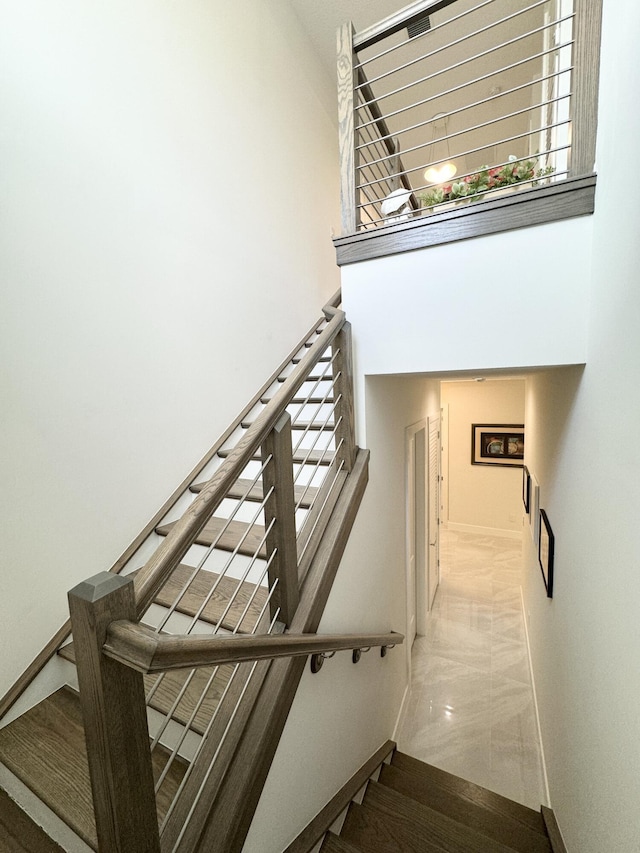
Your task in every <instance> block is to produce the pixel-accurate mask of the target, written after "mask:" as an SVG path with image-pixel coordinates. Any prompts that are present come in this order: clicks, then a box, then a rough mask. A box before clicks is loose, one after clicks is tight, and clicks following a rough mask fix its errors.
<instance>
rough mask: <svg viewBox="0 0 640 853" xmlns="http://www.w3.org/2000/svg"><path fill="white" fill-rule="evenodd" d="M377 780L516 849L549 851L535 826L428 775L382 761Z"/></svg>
mask: <svg viewBox="0 0 640 853" xmlns="http://www.w3.org/2000/svg"><path fill="white" fill-rule="evenodd" d="M378 782H379V783H380V784H382V785H385V786H387V787H389V788H392V789H393V790H394V791H397V792H398V793H399V794H402V795H403V796H405V797H410V798H411V799H413V800H416V802H419V803H422V804H423V805H425V806H428V807H429V808H431V809H434V810H435V811H437V812H440V813H441V814H444V815H446V816H447V817H448V818H451V819H452V820H456V821H458V822H459V823H462V824H464V825H466V826H468V827H470V828H471V829H474V830H475V831H476V832H479V833H481V834H483V835H486V836H488V837H489V838H491V839H493V840H494V841H498V842H500V843H501V844H504V845H506V846H507V847H509V848H513V849H514V850H517V851H519V853H551V846H550V844H549V842H548V841H547V839H546V838H543V837H542V836H541V835H540V834H539V833H538V832H536V831H535V830H533V829H530V828H529V827H527V826H525V825H523V824H522V823H520V822H519V821H516V820H513V819H512V818H509V817H505V816H504V815H502V814H497V813H496V812H495V811H491V810H488V809H485V808H484V807H482V806H479V805H477V804H476V803H473V802H471V801H470V800H468V799H464V798H463V797H460V796H457V795H455V794H452V793H451V791H450V790H447V789H446V788H443V787H441V786H440V785H438V784H437V783H435V782H433V780H431V779H426V778H424V779H423V778H421V777H419V776H417V774H412V773H405V772H403V771H402V770H400V769H399V768H397V767H394V766H393V765H388V764H383V765H382V770H381V773H380V777H379V779H378Z"/></svg>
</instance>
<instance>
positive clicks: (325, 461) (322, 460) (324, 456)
mask: <svg viewBox="0 0 640 853" xmlns="http://www.w3.org/2000/svg"><path fill="white" fill-rule="evenodd" d="M230 453H231V451H230V450H219V451H218V456H219V457H220V458H221V459H226V457H227V456H228V455H229V454H230ZM333 457H334V452H333V450H327V451H324V450H304V449H300V450H298V451H296V452H295V453H294V454H293V461H294V462H295V463H297V464H298V465H318V464H319V465H331V463H332V462H333ZM253 460H254V462H261V461H262V459H261V457H260V455H259V454H256V455H255V456H254V457H253Z"/></svg>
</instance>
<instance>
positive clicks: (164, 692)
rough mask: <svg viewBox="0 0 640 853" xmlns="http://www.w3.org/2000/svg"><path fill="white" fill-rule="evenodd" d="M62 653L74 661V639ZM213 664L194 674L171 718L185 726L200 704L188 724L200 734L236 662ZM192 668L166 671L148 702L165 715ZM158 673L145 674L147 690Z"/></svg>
mask: <svg viewBox="0 0 640 853" xmlns="http://www.w3.org/2000/svg"><path fill="white" fill-rule="evenodd" d="M58 654H59V655H60V657H63V658H64V659H65V660H68V661H70V662H71V663H73V664H75V662H76V650H75V646H74V644H73V643H69V644H68V645H66V646H63V647H62V648H61V649H60V651H59V652H58ZM214 670H216V667H213V666H205V667H201V668H198V669H197V670H196V672H195V674H194V675H193V677H191V679H190V681H189V684H188V685H187V688H186V690H185V692H184V694H183V695H182V697H181V698H180V701H179V702H178V705H177V706H176V707H175V708H174V710H173V713H172V714H171V718H172V719H173V720H175V721H176V722H178V723H181V724H182V725H183V726H186V725H187V724H188V723H189V720H190V719H191V714H192V712H193V709H194V708H195V706H196V705H197V704H199V708H198V712H197V713H196V715H195V716H194V718H193V720H192V721H191V723H190V724H189V728H190V729H192V730H193V731H194V732H197V733H198V734H199V735H201V734H204V731H205V729H206V727H207V725H208V724H209V722H210V720H211V718H212V717H213V712H214V711H215V709H216V708H217V707H218V702H219V701H220V698H221V696H222V694H223V692H224V689H225V687H226V686H227V683H228V681H229V679H230V678H231V674H232V672H233V666H231V665H230V664H229V665H224V666H219V667H218V668H217V671H214ZM191 672H192V670H190V669H176V670H173V671H171V672H165V673H164V675H163V676H162V679H161V680H160V683H159V685H158V687H157V688H156V689H155V690H154V692H153V695H152V696H151V699H150V700H149V702H148V704H149V707H151V708H153V709H154V710H156V711H159V712H160V713H161V714H164V715H165V716H166V715H167V714H169V712H170V711H171V708H172V707H173V703H174V702H175V700H176V698H177V696H178V693H180V690H181V689H182V687H183V685H184V683H185V682H186V680H187V679H188V678H189V676H190V675H191ZM212 676H213V678H212V680H211V684H210V685H209V686H208V687H207V683H208V681H209V679H210V678H211V677H212ZM157 680H158V675H157V674H156V675H145V677H144V692H145V695H147V696H148V695H149V694H150V693H151V691H152V690H153V688H155V685H156V681H157ZM205 688H206V691H207V692H206V696H205V698H204V700H203V701H202V702H201V703H200V697H201V696H202V694H203V693H204V691H205Z"/></svg>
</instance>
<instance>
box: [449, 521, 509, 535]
mask: <svg viewBox="0 0 640 853" xmlns="http://www.w3.org/2000/svg"><path fill="white" fill-rule="evenodd" d="M446 528H447V530H452V531H453V532H455V533H476V534H477V535H478V536H504V537H505V538H507V539H522V531H520V530H502V529H501V528H499V527H479V526H477V525H475V524H461V523H460V522H459V521H449V522H448V523H447V525H446Z"/></svg>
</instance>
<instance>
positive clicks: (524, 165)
mask: <svg viewBox="0 0 640 853" xmlns="http://www.w3.org/2000/svg"><path fill="white" fill-rule="evenodd" d="M537 165H538V160H537V158H532V159H530V160H521V161H520V162H518V161H517V158H515V157H513V156H512V157H509V162H508V163H506V164H505V165H504V166H500V167H498V168H494V169H490V168H489V167H488V166H482V167H481V168H480V171H479V172H475V173H474V174H472V175H466V176H465V177H464V178H462V179H461V180H459V181H454V182H453V183H451V184H449V185H442V186H436V187H432V188H431V189H429V190H427V191H426V192H424V193H421V194H420V195H419V196H418V198H419V199H420V200H421V201H422V203H423V204H424V206H425V207H435V205H437V204H444V202H447V201H453V202H455V203H456V204H466V203H468V202H470V201H479V200H480V199H481V198H482V197H483V195H484V193H486V192H489V191H490V190H496V189H500V188H502V187H509V186H512V185H513V184H520V183H523V182H528V183H531V186H533V187H535V186H537V185H538V183H539V181H540V180H541V179H542V178H546V177H548V176H549V175H552V174H553V172H554V170H553V168H552V167H551V166H546V167H544V168H542V169H538V168H536V167H537Z"/></svg>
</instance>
